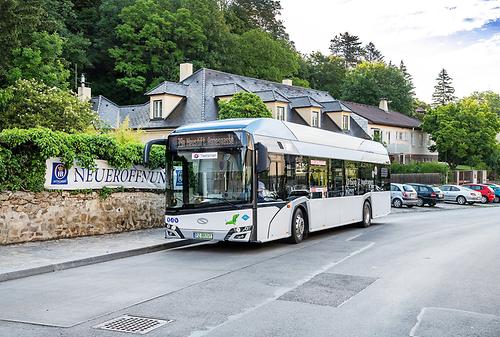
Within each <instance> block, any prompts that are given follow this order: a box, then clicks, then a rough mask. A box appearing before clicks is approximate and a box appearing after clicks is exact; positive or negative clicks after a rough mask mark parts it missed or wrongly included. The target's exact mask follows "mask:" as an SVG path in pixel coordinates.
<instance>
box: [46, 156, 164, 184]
mask: <svg viewBox="0 0 500 337" xmlns="http://www.w3.org/2000/svg"><path fill="white" fill-rule="evenodd" d="M95 163H96V168H95V169H93V170H89V169H86V168H83V167H79V166H78V165H74V166H72V167H71V168H69V169H68V168H66V167H64V165H63V164H62V163H61V161H60V160H59V158H49V159H47V160H46V161H45V188H46V189H48V190H85V189H101V188H103V187H110V188H118V187H123V188H134V189H155V190H163V189H165V170H163V169H156V170H150V169H148V168H146V167H144V166H140V165H137V166H133V167H132V168H128V169H117V168H114V167H111V166H109V164H108V162H107V161H104V160H96V161H95Z"/></svg>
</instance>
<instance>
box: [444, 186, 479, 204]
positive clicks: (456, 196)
mask: <svg viewBox="0 0 500 337" xmlns="http://www.w3.org/2000/svg"><path fill="white" fill-rule="evenodd" d="M441 191H443V193H444V200H445V201H453V202H456V203H458V204H460V205H465V204H466V203H468V204H469V205H473V204H474V203H475V202H481V193H480V192H476V191H474V190H471V189H470V188H467V187H464V186H459V185H443V186H441Z"/></svg>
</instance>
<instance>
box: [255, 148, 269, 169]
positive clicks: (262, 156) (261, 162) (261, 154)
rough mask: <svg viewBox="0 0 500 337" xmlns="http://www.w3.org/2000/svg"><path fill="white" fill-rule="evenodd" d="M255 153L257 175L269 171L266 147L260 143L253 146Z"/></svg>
mask: <svg viewBox="0 0 500 337" xmlns="http://www.w3.org/2000/svg"><path fill="white" fill-rule="evenodd" d="M255 151H257V154H256V158H257V165H256V168H257V173H262V172H265V171H267V170H268V169H269V166H270V164H271V162H270V160H269V154H268V153H267V147H265V146H264V145H262V144H261V143H257V144H255Z"/></svg>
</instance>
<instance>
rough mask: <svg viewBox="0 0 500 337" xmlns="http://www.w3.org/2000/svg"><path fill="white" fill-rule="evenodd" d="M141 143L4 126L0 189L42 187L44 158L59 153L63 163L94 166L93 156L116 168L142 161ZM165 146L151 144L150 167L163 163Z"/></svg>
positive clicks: (0, 137) (0, 141)
mask: <svg viewBox="0 0 500 337" xmlns="http://www.w3.org/2000/svg"><path fill="white" fill-rule="evenodd" d="M143 148H144V146H143V145H142V144H140V143H138V142H134V141H119V140H118V139H116V138H115V137H113V135H111V134H86V133H79V134H67V133H64V132H58V131H51V130H49V129H45V128H34V129H26V130H25V129H6V130H3V131H2V132H0V191H19V190H23V191H42V190H43V185H44V176H45V160H46V159H47V158H50V157H59V158H61V160H62V161H63V162H64V164H65V165H66V166H67V167H70V166H71V165H72V164H73V163H74V162H75V161H76V162H77V163H78V164H79V166H81V167H85V168H92V167H94V165H95V163H94V160H95V159H102V160H107V161H108V163H109V164H110V165H111V166H114V167H116V168H130V167H131V166H132V165H134V164H142V151H143ZM164 156H165V149H164V148H162V147H160V146H158V147H154V148H153V151H152V154H151V161H150V164H149V167H150V168H158V167H163V165H164V158H165V157H164Z"/></svg>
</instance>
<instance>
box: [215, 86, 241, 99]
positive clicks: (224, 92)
mask: <svg viewBox="0 0 500 337" xmlns="http://www.w3.org/2000/svg"><path fill="white" fill-rule="evenodd" d="M213 86H214V97H222V96H232V95H234V94H236V93H237V92H240V91H248V90H247V89H245V88H243V87H242V86H241V85H239V84H236V83H225V84H214V85H213Z"/></svg>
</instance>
